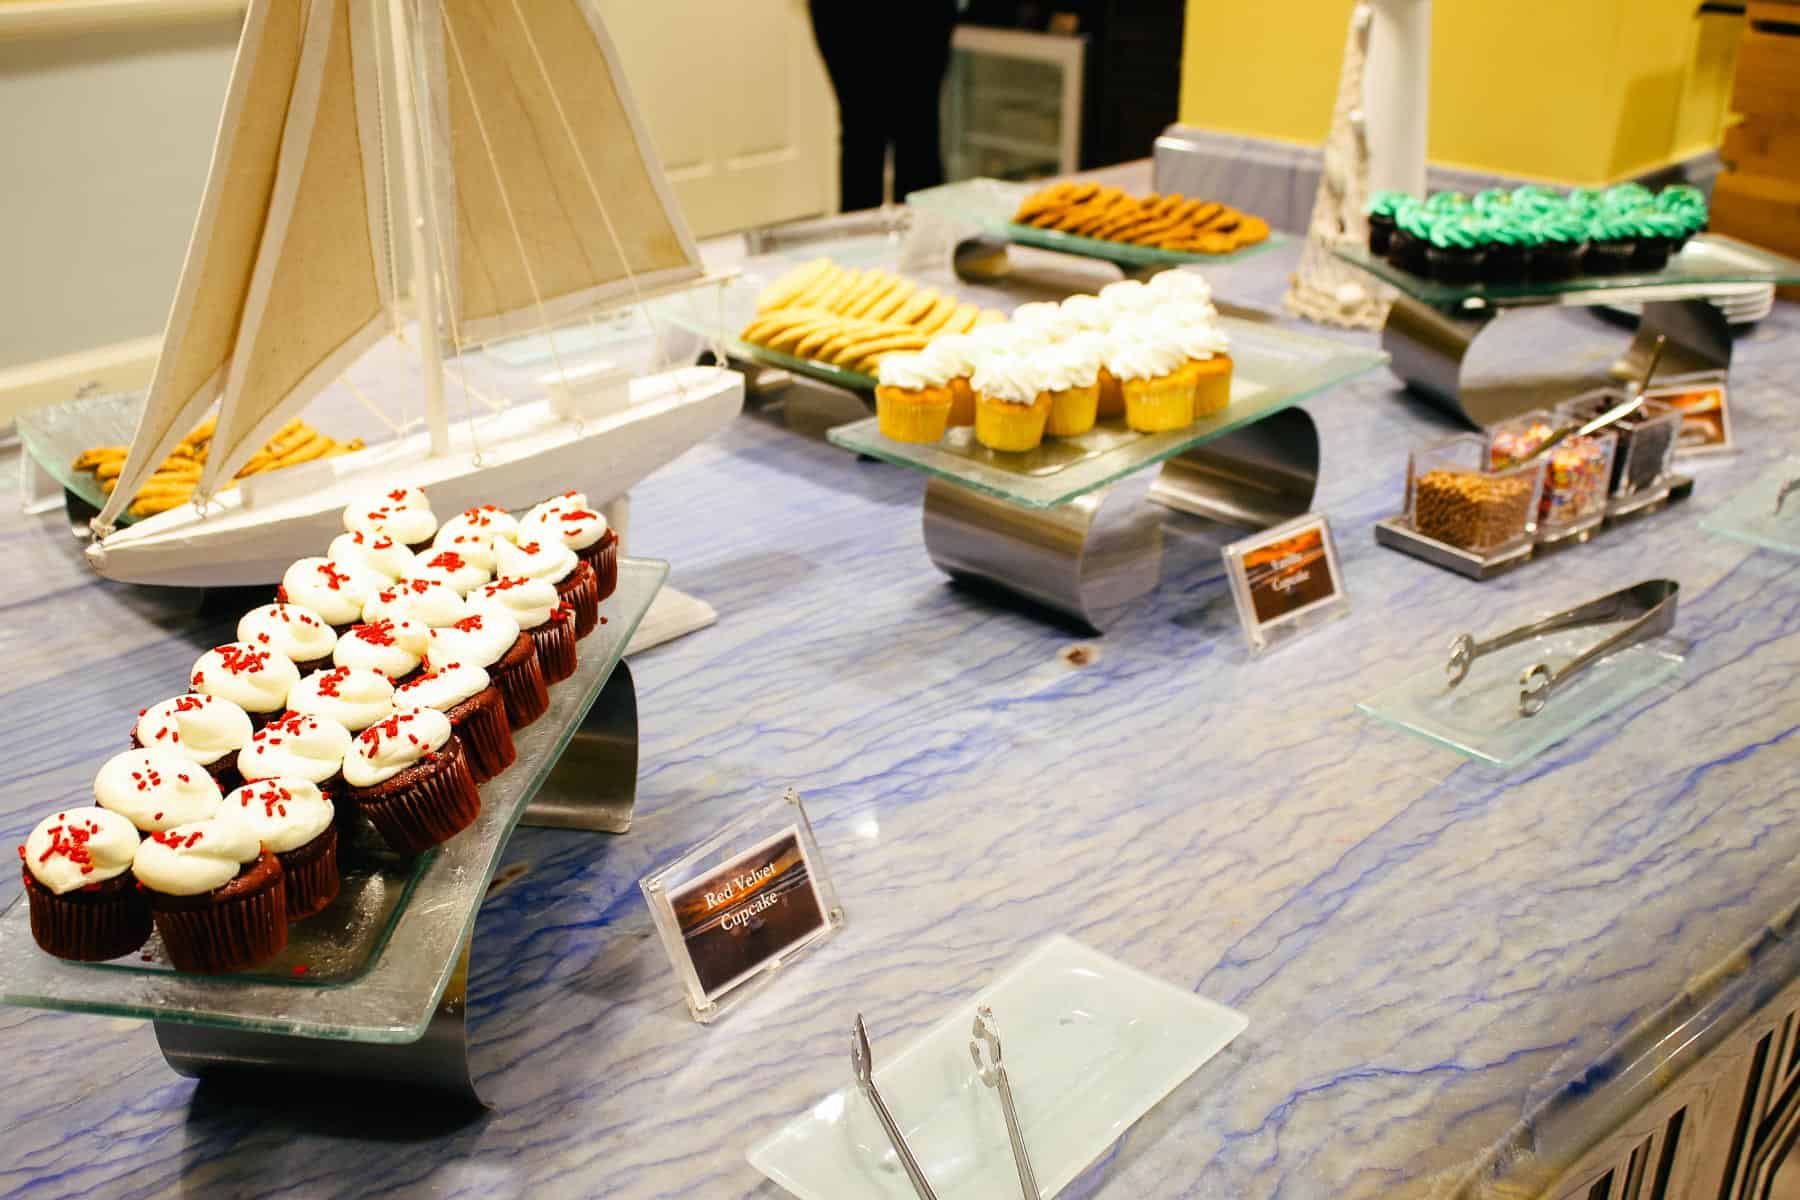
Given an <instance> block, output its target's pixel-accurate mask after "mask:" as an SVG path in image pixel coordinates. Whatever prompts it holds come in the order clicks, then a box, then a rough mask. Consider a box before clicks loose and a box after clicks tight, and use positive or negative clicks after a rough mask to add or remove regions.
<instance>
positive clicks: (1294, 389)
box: [827, 317, 1387, 508]
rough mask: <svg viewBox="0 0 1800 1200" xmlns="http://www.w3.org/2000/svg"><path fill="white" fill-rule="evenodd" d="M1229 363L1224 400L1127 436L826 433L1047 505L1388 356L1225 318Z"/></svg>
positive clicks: (1111, 428) (860, 448)
mask: <svg viewBox="0 0 1800 1200" xmlns="http://www.w3.org/2000/svg"><path fill="white" fill-rule="evenodd" d="M1220 324H1221V325H1223V326H1224V327H1225V331H1226V332H1227V334H1229V335H1230V337H1231V358H1232V362H1233V364H1234V366H1233V369H1232V380H1231V405H1230V407H1228V408H1226V409H1225V411H1223V412H1220V413H1216V414H1214V415H1213V416H1210V417H1202V418H1201V419H1200V420H1198V421H1196V422H1194V423H1193V424H1192V425H1189V426H1188V427H1187V428H1185V429H1176V430H1171V431H1170V432H1168V433H1151V434H1144V433H1134V432H1132V431H1131V430H1129V429H1126V428H1125V424H1124V421H1123V420H1122V419H1118V418H1114V419H1111V420H1106V421H1102V422H1101V423H1100V424H1099V425H1096V426H1095V427H1094V430H1093V431H1092V432H1091V433H1086V434H1083V435H1082V436H1080V437H1075V438H1045V439H1044V444H1043V445H1042V446H1040V447H1039V448H1038V449H1036V450H1029V451H1025V452H1023V453H1009V452H1001V451H994V450H989V449H988V448H987V447H985V446H983V445H981V444H980V443H978V442H976V441H975V440H974V438H973V437H972V436H971V433H970V431H969V430H967V429H956V430H952V431H951V432H950V434H949V435H947V436H946V437H945V438H944V440H943V441H940V442H934V443H931V444H929V445H921V444H918V443H911V442H896V441H893V440H892V439H890V438H887V437H883V436H882V434H881V431H880V429H879V428H878V422H877V420H876V418H874V417H870V418H869V419H867V420H865V421H856V422H852V423H851V424H849V425H840V426H838V427H837V428H836V429H833V430H831V431H830V433H829V434H828V435H827V436H829V437H830V439H831V440H832V441H833V442H834V443H836V444H837V445H839V446H842V447H844V448H845V449H847V450H854V451H856V452H857V453H859V454H867V455H869V456H870V457H872V458H879V459H882V460H884V461H886V462H891V463H897V464H899V465H900V466H903V467H912V468H913V469H914V470H918V471H924V472H925V473H926V474H928V475H933V476H936V477H937V478H939V479H943V480H945V481H947V482H949V483H955V484H960V485H961V486H963V487H968V488H973V489H975V490H976V491H978V492H985V493H987V494H988V495H990V496H995V497H998V498H1000V499H1002V500H1010V501H1012V502H1013V503H1014V504H1020V505H1024V506H1025V507H1026V508H1053V507H1055V506H1056V505H1058V504H1066V503H1068V502H1069V501H1070V500H1073V499H1075V498H1076V497H1078V496H1082V495H1085V494H1086V493H1088V492H1091V491H1093V490H1094V489H1096V488H1101V487H1105V486H1106V485H1107V484H1109V483H1113V482H1114V481H1116V480H1118V479H1120V478H1123V477H1124V476H1126V475H1129V474H1131V473H1132V472H1133V471H1138V470H1142V469H1143V468H1145V467H1148V466H1151V465H1154V464H1156V463H1160V462H1162V461H1164V460H1165V459H1169V458H1173V457H1175V456H1176V455H1178V454H1182V453H1185V452H1186V451H1188V450H1192V449H1193V448H1194V447H1196V446H1199V445H1201V444H1203V443H1205V442H1209V441H1211V440H1213V439H1214V438H1217V437H1221V436H1223V435H1225V434H1227V433H1230V432H1232V431H1233V430H1236V429H1241V428H1243V427H1244V426H1246V425H1249V424H1250V423H1252V422H1254V421H1259V420H1261V419H1262V418H1264V417H1266V416H1268V415H1269V414H1270V413H1275V412H1280V411H1281V410H1282V409H1284V408H1289V407H1291V406H1293V405H1294V404H1297V403H1299V402H1300V401H1301V400H1304V399H1306V398H1307V397H1308V396H1311V395H1315V394H1317V393H1318V392H1322V391H1324V390H1325V389H1326V388H1329V387H1334V386H1336V385H1337V384H1339V383H1342V382H1344V381H1345V380H1348V379H1352V378H1355V377H1356V376H1358V375H1361V374H1362V373H1363V372H1365V371H1369V370H1372V369H1374V368H1375V367H1378V366H1380V365H1381V364H1382V363H1384V362H1386V361H1387V355H1386V354H1385V353H1382V352H1380V351H1375V350H1362V349H1358V348H1356V347H1354V346H1350V345H1347V344H1345V343H1343V342H1337V341H1332V340H1330V339H1328V338H1322V337H1313V336H1310V335H1308V334H1302V333H1292V332H1289V331H1288V330H1285V329H1279V328H1276V327H1274V326H1270V325H1261V324H1258V323H1256V322H1253V321H1243V320H1238V319H1235V318H1232V317H1223V318H1221V319H1220Z"/></svg>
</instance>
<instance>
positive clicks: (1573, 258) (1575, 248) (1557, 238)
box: [1526, 213, 1587, 283]
mask: <svg viewBox="0 0 1800 1200" xmlns="http://www.w3.org/2000/svg"><path fill="white" fill-rule="evenodd" d="M1529 229H1530V234H1531V236H1533V237H1535V238H1536V239H1537V247H1536V249H1535V251H1534V252H1533V253H1532V254H1531V255H1530V256H1529V257H1528V259H1527V261H1526V272H1527V274H1528V275H1529V276H1530V277H1531V278H1532V279H1534V280H1540V281H1543V282H1546V283H1550V282H1555V281H1556V280H1559V279H1568V278H1571V277H1572V276H1574V275H1575V274H1576V273H1577V272H1579V271H1580V270H1581V256H1582V254H1583V253H1584V252H1585V251H1586V250H1587V223H1586V222H1585V221H1583V220H1582V219H1581V218H1580V217H1576V216H1573V215H1571V214H1569V213H1546V214H1544V215H1542V216H1540V217H1538V218H1537V219H1536V220H1534V221H1532V222H1531V224H1530V226H1529Z"/></svg>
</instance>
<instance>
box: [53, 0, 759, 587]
mask: <svg viewBox="0 0 1800 1200" xmlns="http://www.w3.org/2000/svg"><path fill="white" fill-rule="evenodd" d="M391 150H395V151H397V152H398V158H399V162H398V164H397V166H398V170H397V171H396V170H395V164H392V163H391V162H390V159H391V157H392V155H391V153H390V151H391ZM396 174H397V175H398V176H399V184H398V185H396V184H395V182H394V176H395V175H396ZM403 256H404V259H405V261H406V263H407V264H409V266H410V272H409V275H410V281H411V287H410V289H409V290H410V296H407V295H403V294H402V292H401V291H400V289H399V288H398V286H397V285H396V277H397V276H398V275H399V274H401V270H402V267H401V260H402V258H403ZM701 282H704V279H703V273H702V270H701V267H700V261H699V254H698V251H697V249H696V248H695V245H694V242H693V238H692V237H691V235H690V234H689V232H688V230H687V227H686V224H685V222H684V220H683V218H682V215H681V212H680V210H679V208H678V207H677V206H676V204H675V202H674V200H673V197H672V195H671V193H670V190H669V186H668V181H667V179H666V177H665V176H664V174H663V172H662V170H661V168H660V166H659V164H658V162H657V160H656V156H655V153H654V151H653V150H652V148H651V146H650V144H649V140H648V137H647V134H646V132H645V129H644V126H643V123H642V121H641V120H640V118H639V116H638V113H637V111H636V107H635V105H634V104H633V102H632V99H631V94H630V91H629V90H628V88H627V86H626V82H625V77H624V74H623V73H622V72H621V70H620V69H619V64H618V60H617V56H616V55H615V53H614V50H613V47H612V44H611V42H610V40H609V39H608V37H607V34H606V31H605V29H604V27H603V26H602V25H601V23H600V20H599V17H598V15H597V14H595V13H594V12H593V11H592V10H591V9H590V8H589V7H588V5H587V4H586V3H584V0H253V3H251V5H250V7H249V12H248V14H247V16H246V18H245V22H244V31H243V36H242V40H241V41H240V43H239V46H238V53H237V61H236V65H235V66H234V68H233V71H232V78H231V86H230V89H229V92H228V95H227V98H226V103H225V111H224V116H223V118H222V121H221V124H220V129H219V135H218V142H217V145H216V146H215V148H214V151H213V162H212V168H211V172H210V175H209V177H208V180H207V185H206V192H205V195H204V197H203V199H202V203H201V209H200V215H199V219H198V221H197V222H196V225H195V229H194V235H193V239H192V241H191V243H190V245H189V247H188V254H187V261H186V265H185V266H184V267H183V270H182V275H181V282H180V285H179V287H178V289H177V292H176V297H175V303H174V307H173V309H172V310H171V312H170V316H169V323H168V329H167V332H166V334H165V337H164V342H163V348H162V355H161V358H160V359H159V360H158V363H157V368H156V373H155V375H154V377H153V379H152V382H151V385H150V389H149V393H148V395H147V397H146V401H145V405H144V412H143V416H142V418H141V419H140V422H139V425H138V429H137V432H136V434H135V436H134V437H133V439H132V443H131V448H130V452H129V455H128V457H127V459H126V462H125V466H124V468H123V470H122V472H121V474H120V476H119V479H118V482H117V484H116V486H115V489H114V491H113V492H112V494H111V497H110V498H109V500H108V502H107V505H106V507H105V509H104V510H103V511H102V512H101V513H100V515H99V517H98V518H97V519H96V520H95V521H94V523H93V527H94V531H95V533H96V535H97V536H96V540H95V541H94V542H93V543H92V544H91V545H90V546H89V548H88V557H89V559H90V561H91V562H92V563H93V565H94V566H95V568H96V569H98V570H99V571H100V572H101V573H102V574H104V575H107V576H110V577H112V578H116V579H124V580H131V581H135V582H142V583H163V584H183V585H190V586H191V585H223V584H248V583H262V582H269V581H273V580H275V579H277V578H279V577H280V575H281V572H282V570H283V569H284V567H285V566H286V564H287V563H288V562H290V561H291V560H292V559H294V558H295V557H298V556H300V555H302V554H307V553H314V552H316V548H317V547H318V546H320V545H323V544H325V542H327V541H329V540H330V538H331V536H332V535H333V534H334V533H336V532H338V531H339V530H338V528H337V522H338V520H339V514H340V512H341V510H342V509H343V507H344V505H345V504H346V503H348V502H349V501H350V500H352V499H355V498H357V497H359V496H362V495H366V494H368V493H369V492H370V491H371V490H373V489H376V488H380V487H383V486H392V485H394V484H396V483H403V484H409V485H417V486H422V487H424V488H426V489H427V490H428V491H429V492H430V494H431V496H432V499H433V502H434V506H435V507H436V508H437V509H438V510H439V511H440V512H454V511H457V510H458V509H461V508H464V507H467V506H470V505H473V504H476V503H496V504H500V505H503V506H506V507H523V506H526V505H528V504H530V503H533V502H535V501H536V500H538V499H541V498H542V496H543V495H544V493H545V492H546V491H547V490H549V489H551V488H553V487H554V488H559V489H560V488H563V487H579V488H583V489H585V490H586V491H587V492H588V493H589V494H590V495H591V496H592V497H593V498H594V500H595V501H596V502H598V501H599V500H600V499H601V498H602V497H611V496H616V495H619V494H621V493H623V492H624V491H625V489H627V488H629V487H630V486H631V485H632V484H634V483H636V482H637V481H638V480H639V479H641V478H643V477H644V476H645V475H647V474H649V473H650V472H651V471H653V470H655V469H656V468H657V467H658V466H661V465H662V464H664V463H666V462H668V461H669V460H671V459H673V458H674V457H676V456H677V455H678V454H680V453H681V452H682V451H684V450H686V449H687V448H688V447H690V446H692V445H694V444H695V443H697V442H699V441H701V440H703V439H704V438H706V437H708V436H710V435H711V434H713V433H715V432H717V431H718V430H720V429H722V428H723V427H724V426H725V425H726V424H727V423H728V422H729V421H730V420H731V418H732V417H733V416H734V415H735V414H736V413H737V412H738V410H739V408H740V407H741V405H742V402H743V384H742V379H741V377H740V376H738V375H736V374H735V373H733V372H729V371H724V370H721V369H718V368H711V367H686V368H680V369H677V370H673V371H669V372H666V373H664V374H661V375H654V376H648V377H645V378H640V379H635V380H632V381H631V382H630V390H629V395H628V398H619V399H617V400H616V401H614V402H612V403H609V404H607V405H606V406H605V408H604V409H601V408H594V407H586V408H584V405H583V401H582V399H581V396H580V387H579V382H578V380H577V378H576V377H575V376H574V375H573V374H571V375H569V376H565V377H564V378H563V380H562V381H561V384H562V386H558V385H557V384H556V383H555V382H554V381H553V383H552V386H551V389H550V394H549V395H545V396H540V397H538V398H536V399H533V400H530V401H528V402H524V403H515V404H510V405H507V406H505V407H503V408H502V410H501V411H499V412H496V413H493V414H491V415H486V416H484V417H483V419H482V420H481V421H480V422H479V423H478V427H477V426H473V425H472V426H471V427H467V428H465V427H464V425H463V423H462V422H458V423H457V424H456V426H455V427H453V426H452V424H451V422H450V421H449V419H448V417H447V414H446V409H445V401H444V380H443V370H444V368H443V362H442V359H441V354H442V352H443V350H444V349H446V348H448V349H449V350H450V351H452V352H453V353H457V354H460V353H462V352H463V351H465V350H467V349H469V348H471V347H475V346H478V345H480V344H482V343H484V342H489V341H492V340H495V339H498V338H504V337H509V336H513V335H517V334H522V333H530V332H541V333H545V334H549V333H550V331H551V330H552V328H553V327H554V326H555V325H556V323H558V322H559V321H567V320H569V319H571V318H573V317H577V316H580V315H582V314H584V313H591V312H593V311H596V310H599V309H602V308H605V307H608V306H615V307H616V306H620V305H623V304H627V303H641V302H642V301H643V300H645V299H647V298H648V297H651V296H654V295H658V294H661V293H665V292H669V291H673V290H677V289H682V288H690V287H693V286H695V285H697V284H699V283H701ZM415 321H416V323H417V324H416V334H417V341H418V344H419V349H420V352H421V356H422V359H423V368H424V373H423V389H424V392H425V395H424V396H423V401H424V410H425V419H424V425H425V428H424V429H422V430H419V431H418V432H414V433H408V434H404V435H402V436H397V437H396V438H395V439H394V440H393V441H391V442H387V443H384V444H381V445H377V446H374V447H371V448H369V449H367V450H364V451H361V452H359V453H356V454H352V455H347V456H345V457H342V458H333V459H325V460H321V461H318V462H314V463H308V464H305V465H303V466H298V467H291V468H287V469H285V470H282V471H278V472H275V473H272V474H269V475H266V476H259V477H256V478H254V479H247V480H245V481H244V486H238V487H234V486H231V484H232V480H233V477H234V475H235V473H236V472H237V470H238V469H239V468H240V467H242V466H243V465H244V463H245V462H246V461H247V460H248V459H249V458H250V456H251V455H252V454H254V453H255V451H256V450H257V449H258V448H259V447H260V446H262V445H263V443H264V442H265V441H267V440H268V438H269V437H270V436H271V435H272V434H273V433H274V432H275V431H276V430H277V429H278V428H279V427H280V426H281V425H282V423H283V422H284V421H286V420H288V419H289V418H290V417H292V416H293V415H294V414H295V413H297V412H298V411H299V410H300V409H302V408H303V407H304V406H305V405H306V404H307V402H308V401H310V400H311V399H312V398H313V397H315V396H316V395H317V394H318V393H319V392H320V391H322V390H323V389H325V388H326V387H328V386H330V385H331V384H332V383H333V382H334V381H336V379H337V378H338V377H339V375H341V374H342V372H343V371H344V370H345V368H346V367H348V366H349V365H350V364H351V363H352V362H354V361H355V360H356V359H357V358H358V357H359V356H361V355H362V354H364V353H365V352H366V351H368V350H369V348H370V347H371V346H372V345H373V344H374V343H375V342H377V341H378V340H380V339H381V338H384V337H389V336H401V337H404V336H405V333H406V327H407V326H408V325H409V324H411V323H412V322H415ZM552 346H554V341H553V342H552ZM558 370H559V371H560V370H561V364H560V360H559V361H558ZM215 402H217V404H218V417H217V425H216V428H215V430H214V433H213V440H212V445H211V450H210V453H209V456H208V458H207V462H206V465H205V469H204V472H203V474H202V476H201V479H200V483H199V486H198V488H197V489H196V491H195V502H194V504H193V505H192V506H191V507H184V508H181V509H177V510H173V511H170V512H166V513H160V514H158V515H156V516H153V517H149V518H147V519H145V520H143V521H140V522H138V523H137V524H135V525H131V526H129V527H127V528H122V529H118V530H116V531H115V530H114V529H113V522H114V520H115V519H116V518H117V516H118V514H119V512H120V511H121V510H122V509H123V508H124V507H125V505H126V504H127V503H128V502H129V500H130V498H131V496H132V495H133V494H134V493H135V492H136V491H137V489H138V487H139V485H140V484H142V483H143V482H144V480H146V479H147V478H148V477H149V476H150V474H151V473H152V472H153V471H154V470H155V469H156V465H157V464H158V463H160V462H161V461H162V460H163V458H164V456H165V455H167V454H168V452H169V451H170V450H171V449H172V448H173V447H174V445H175V444H176V443H177V442H178V441H179V440H180V439H181V438H182V436H183V435H184V434H185V433H187V431H188V430H189V429H190V428H192V427H193V426H194V425H195V424H196V423H197V422H198V421H199V419H200V418H201V416H203V415H204V414H205V413H206V411H207V410H208V408H209V407H210V406H211V405H212V404H214V403H215ZM477 430H478V431H477Z"/></svg>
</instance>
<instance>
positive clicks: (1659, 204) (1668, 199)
mask: <svg viewBox="0 0 1800 1200" xmlns="http://www.w3.org/2000/svg"><path fill="white" fill-rule="evenodd" d="M1652 204H1653V206H1654V207H1655V209H1656V210H1657V211H1658V212H1661V213H1666V214H1668V215H1669V216H1672V217H1676V218H1678V219H1680V221H1681V222H1682V226H1683V231H1682V234H1681V236H1680V237H1679V238H1678V239H1676V242H1675V245H1674V246H1673V247H1671V252H1676V251H1679V250H1680V249H1681V247H1682V246H1684V245H1686V244H1687V240H1688V238H1690V237H1692V236H1693V235H1694V234H1696V233H1699V232H1700V231H1701V230H1702V229H1705V228H1706V196H1705V195H1704V194H1702V192H1701V191H1700V189H1699V188H1697V187H1693V186H1691V185H1689V184H1685V183H1674V184H1670V185H1669V186H1668V187H1666V188H1664V189H1663V190H1662V191H1660V192H1658V193H1657V194H1656V199H1655V200H1654V201H1653V202H1652Z"/></svg>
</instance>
